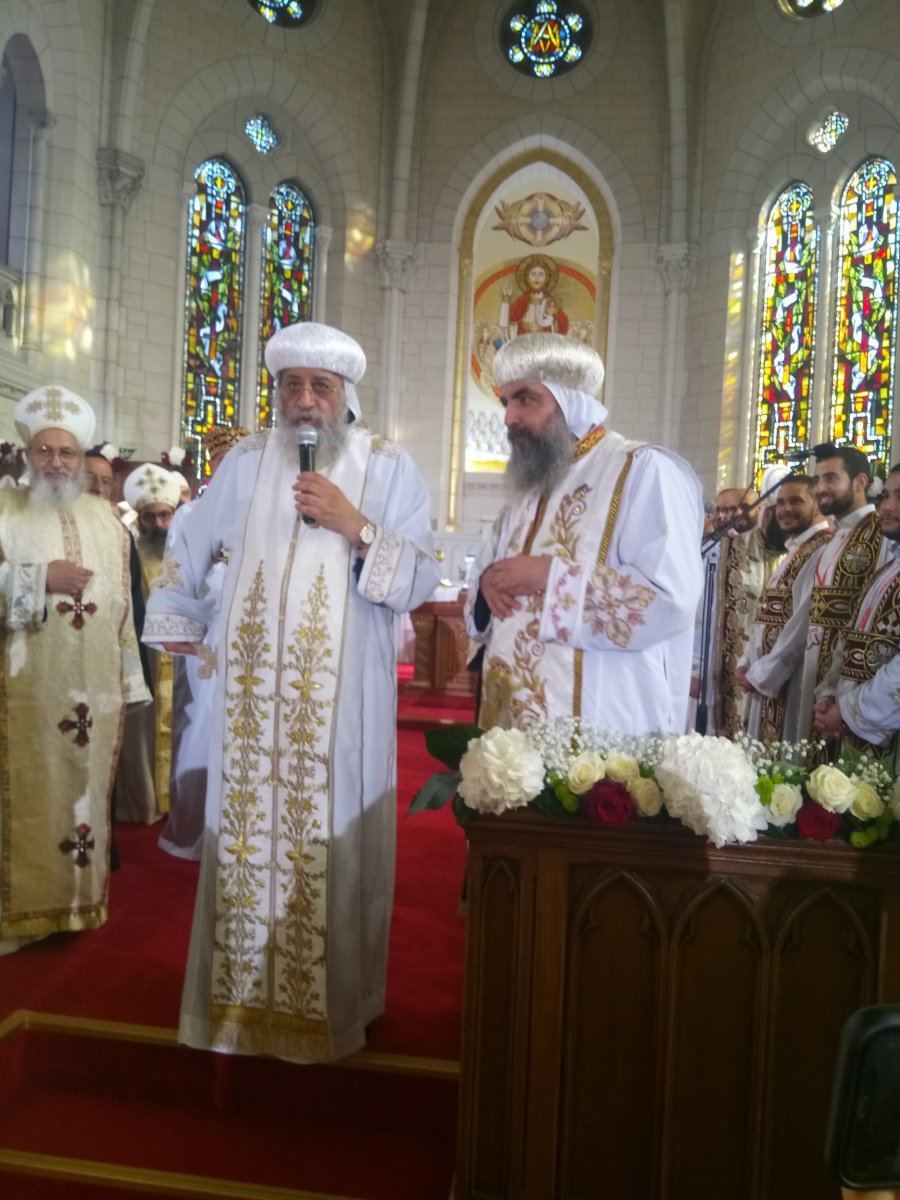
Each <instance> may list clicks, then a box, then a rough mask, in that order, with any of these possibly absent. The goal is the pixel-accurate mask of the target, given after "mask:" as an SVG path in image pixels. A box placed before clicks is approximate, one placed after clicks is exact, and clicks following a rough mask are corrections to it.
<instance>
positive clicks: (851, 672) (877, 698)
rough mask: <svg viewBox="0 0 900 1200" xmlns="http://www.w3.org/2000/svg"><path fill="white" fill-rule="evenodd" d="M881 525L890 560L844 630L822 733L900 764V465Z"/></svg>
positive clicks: (820, 716)
mask: <svg viewBox="0 0 900 1200" xmlns="http://www.w3.org/2000/svg"><path fill="white" fill-rule="evenodd" d="M878 524H879V526H880V527H881V531H882V533H883V534H884V542H885V546H886V547H887V551H888V556H887V559H886V561H885V563H884V565H883V566H882V567H881V570H880V571H878V572H877V574H876V575H875V577H874V579H873V580H872V582H871V584H870V585H869V588H868V589H867V591H866V593H865V595H864V596H863V598H862V601H861V603H860V605H859V608H858V610H857V614H856V620H855V621H854V623H853V626H852V628H850V629H847V630H844V633H843V637H842V638H841V643H840V646H839V654H838V655H837V656H836V658H835V665H834V667H833V670H832V674H831V676H830V678H829V679H828V680H826V682H825V684H824V685H823V687H822V688H821V689H820V699H819V700H818V702H817V703H816V706H815V714H814V717H813V723H814V726H815V728H816V730H817V732H819V733H821V734H823V735H825V736H826V737H830V738H841V739H843V740H848V741H850V742H851V743H853V744H854V745H856V746H858V747H861V748H869V749H871V748H874V749H876V750H878V751H879V752H881V753H884V752H885V751H886V750H889V749H890V748H891V746H892V744H893V749H894V754H895V760H898V761H900V753H898V751H900V742H898V738H897V732H898V730H900V653H898V650H900V463H898V464H897V465H896V466H894V467H892V468H891V472H890V474H889V475H888V477H887V482H886V484H885V489H884V492H883V494H882V499H881V503H880V505H879V507H878Z"/></svg>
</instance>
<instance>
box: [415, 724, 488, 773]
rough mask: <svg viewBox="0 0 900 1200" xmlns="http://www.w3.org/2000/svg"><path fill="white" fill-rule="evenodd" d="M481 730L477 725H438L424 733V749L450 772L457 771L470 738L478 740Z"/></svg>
mask: <svg viewBox="0 0 900 1200" xmlns="http://www.w3.org/2000/svg"><path fill="white" fill-rule="evenodd" d="M482 732H483V731H482V730H481V729H479V728H478V726H477V725H440V726H438V728H437V729H429V730H427V731H426V733H425V748H426V749H427V750H428V753H429V754H430V755H431V757H432V758H436V759H437V760H438V762H442V763H443V764H444V766H445V767H449V768H450V769H451V771H458V770H459V760H460V759H461V758H462V756H463V755H464V754H465V752H466V750H467V749H468V747H469V742H470V741H471V740H472V738H479V737H481V735H482Z"/></svg>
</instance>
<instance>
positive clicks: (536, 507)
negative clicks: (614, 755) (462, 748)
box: [467, 333, 703, 734]
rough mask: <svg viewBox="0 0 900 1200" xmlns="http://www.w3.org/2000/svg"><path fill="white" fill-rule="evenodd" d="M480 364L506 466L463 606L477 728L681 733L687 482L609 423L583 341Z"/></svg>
mask: <svg viewBox="0 0 900 1200" xmlns="http://www.w3.org/2000/svg"><path fill="white" fill-rule="evenodd" d="M492 369H493V375H494V383H495V385H496V387H497V388H498V389H499V395H500V402H501V403H502V405H503V407H504V409H505V410H506V415H505V421H506V429H507V434H508V437H509V444H510V457H509V464H508V466H507V469H506V475H505V483H506V490H507V503H506V506H505V507H504V509H503V510H502V512H501V513H500V515H499V517H498V518H497V520H496V521H495V522H494V526H493V529H492V531H491V534H490V535H489V536H488V538H487V539H486V540H485V543H484V545H483V546H482V548H481V551H480V553H479V556H478V559H477V561H476V564H475V572H476V575H477V578H478V586H477V588H472V589H471V590H470V593H469V600H468V604H467V621H468V626H469V632H470V634H471V636H472V637H473V638H475V639H476V640H477V641H480V642H481V643H482V644H483V646H484V651H483V660H482V672H483V678H482V689H481V702H480V711H479V722H478V723H479V725H480V726H481V728H483V729H490V728H491V727H492V726H495V725H499V726H503V727H507V728H508V727H520V728H526V727H528V726H529V725H532V724H534V722H536V721H540V720H542V719H544V718H553V717H581V718H584V719H585V720H586V721H589V722H590V723H591V724H593V725H595V726H598V727H599V728H600V729H601V730H605V731H608V732H610V733H613V734H616V733H619V734H643V733H656V732H678V733H680V732H682V731H683V729H684V724H685V718H686V712H687V705H688V692H689V688H690V668H691V654H692V644H693V635H694V614H695V612H696V607H697V602H698V600H699V596H700V590H701V587H702V575H701V562H700V553H699V544H700V538H699V535H700V532H701V530H702V527H703V507H702V495H701V489H700V484H699V481H698V480H697V478H696V476H695V475H694V473H693V471H692V470H691V469H690V467H689V466H688V465H687V464H686V463H685V462H684V461H683V460H682V459H681V458H679V457H678V456H677V455H676V454H673V453H672V452H671V451H669V450H666V449H663V448H661V447H658V446H647V445H643V444H642V443H639V442H634V441H629V440H628V439H626V438H624V437H623V436H621V435H620V434H618V433H614V432H612V431H611V430H609V429H607V428H606V424H605V421H606V416H607V409H606V407H605V406H604V405H603V403H602V402H601V401H600V400H599V399H598V392H599V390H600V387H601V385H602V383H603V374H604V370H603V362H602V360H601V358H600V356H599V354H597V352H596V351H595V350H592V349H591V348H590V347H589V346H585V345H584V344H583V343H581V342H579V341H576V340H575V339H573V338H569V337H564V336H562V335H559V334H542V333H533V334H524V335H522V336H520V337H517V338H514V339H513V340H512V341H510V342H508V343H507V344H506V345H505V346H503V347H501V349H500V350H499V351H498V352H497V354H496V356H495V358H494V361H493V368H492Z"/></svg>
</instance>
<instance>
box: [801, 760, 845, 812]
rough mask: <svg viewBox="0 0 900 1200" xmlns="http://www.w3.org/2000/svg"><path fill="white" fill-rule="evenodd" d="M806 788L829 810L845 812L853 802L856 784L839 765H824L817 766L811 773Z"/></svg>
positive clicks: (814, 798) (818, 802)
mask: <svg viewBox="0 0 900 1200" xmlns="http://www.w3.org/2000/svg"><path fill="white" fill-rule="evenodd" d="M806 790H807V791H808V792H809V794H810V796H812V798H813V800H815V801H816V803H817V804H821V805H822V807H823V808H827V809H828V810H829V812H834V813H845V812H846V811H847V809H848V808H849V807H850V805H851V804H852V803H853V797H854V796H855V795H856V784H855V783H853V781H852V780H850V779H848V778H847V776H846V775H845V774H844V772H843V771H839V770H838V768H837V767H829V766H822V767H816V769H815V770H814V771H813V773H812V775H810V777H809V781H808V782H807V784H806Z"/></svg>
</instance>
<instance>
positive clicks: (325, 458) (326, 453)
mask: <svg viewBox="0 0 900 1200" xmlns="http://www.w3.org/2000/svg"><path fill="white" fill-rule="evenodd" d="M301 425H312V426H314V428H315V430H316V432H317V433H318V435H319V440H318V441H317V442H316V470H319V469H321V468H322V467H327V466H329V464H331V463H333V462H334V460H335V459H336V458H337V457H338V455H339V454H340V452H341V451H342V450H343V448H344V446H345V444H346V442H347V435H348V433H349V432H350V426H349V425H348V424H347V409H346V406H345V407H343V408H342V409H341V411H340V412H337V413H335V419H334V423H333V424H327V425H325V424H321V425H320V424H319V423H318V422H317V421H298V422H297V423H296V424H295V425H289V424H288V422H287V421H285V420H281V421H279V423H278V424H277V425H276V426H275V428H274V430H273V436H274V438H275V440H276V441H277V443H278V445H279V447H280V448H281V451H282V453H283V454H284V456H285V458H288V459H290V461H291V462H292V463H296V462H297V461H298V459H297V430H298V428H299V427H300V426H301Z"/></svg>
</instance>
